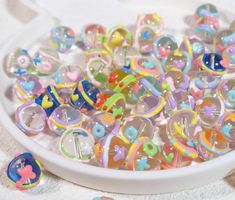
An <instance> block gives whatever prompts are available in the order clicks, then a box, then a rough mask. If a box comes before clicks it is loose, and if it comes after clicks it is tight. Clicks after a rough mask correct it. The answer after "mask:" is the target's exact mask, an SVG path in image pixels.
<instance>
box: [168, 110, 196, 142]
mask: <svg viewBox="0 0 235 200" xmlns="http://www.w3.org/2000/svg"><path fill="white" fill-rule="evenodd" d="M197 125H198V120H197V113H196V112H194V111H192V110H190V109H181V110H178V111H176V112H175V113H174V114H173V115H172V116H171V117H170V119H169V120H168V122H167V126H166V131H167V134H168V136H169V137H174V138H179V139H185V140H191V139H193V138H194V135H195V132H196V127H197Z"/></svg>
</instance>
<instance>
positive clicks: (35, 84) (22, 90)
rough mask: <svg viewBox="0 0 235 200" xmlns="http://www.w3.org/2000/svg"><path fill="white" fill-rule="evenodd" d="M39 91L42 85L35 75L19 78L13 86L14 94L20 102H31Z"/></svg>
mask: <svg viewBox="0 0 235 200" xmlns="http://www.w3.org/2000/svg"><path fill="white" fill-rule="evenodd" d="M41 89H42V85H41V83H40V82H39V78H38V77H37V76H35V75H23V76H19V77H18V78H17V80H16V82H15V84H14V90H15V94H16V96H17V97H18V99H19V100H21V101H22V102H27V101H29V100H33V99H34V98H35V97H36V96H37V94H38V93H39V91H40V90H41Z"/></svg>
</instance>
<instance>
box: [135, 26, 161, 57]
mask: <svg viewBox="0 0 235 200" xmlns="http://www.w3.org/2000/svg"><path fill="white" fill-rule="evenodd" d="M156 38H157V34H156V33H155V31H154V29H153V28H152V27H151V26H149V25H143V26H140V27H137V30H136V32H135V43H134V46H135V47H136V48H137V49H138V50H139V51H140V52H141V53H143V54H149V53H151V52H152V50H153V43H154V41H155V40H156Z"/></svg>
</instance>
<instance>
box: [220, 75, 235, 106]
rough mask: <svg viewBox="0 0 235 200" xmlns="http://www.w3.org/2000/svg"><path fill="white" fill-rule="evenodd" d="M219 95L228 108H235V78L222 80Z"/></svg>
mask: <svg viewBox="0 0 235 200" xmlns="http://www.w3.org/2000/svg"><path fill="white" fill-rule="evenodd" d="M217 95H218V97H219V98H220V99H221V100H222V102H223V103H224V105H225V107H226V108H229V109H234V108H235V78H228V79H224V80H222V81H221V82H220V83H219V85H218V87H217Z"/></svg>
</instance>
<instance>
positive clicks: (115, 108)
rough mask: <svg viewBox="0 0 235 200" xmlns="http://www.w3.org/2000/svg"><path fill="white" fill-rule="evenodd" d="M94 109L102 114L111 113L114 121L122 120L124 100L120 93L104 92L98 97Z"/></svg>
mask: <svg viewBox="0 0 235 200" xmlns="http://www.w3.org/2000/svg"><path fill="white" fill-rule="evenodd" d="M96 108H97V109H100V110H101V111H102V112H109V113H112V115H113V116H114V117H115V118H116V119H122V117H123V114H124V111H125V108H126V99H125V97H124V95H123V94H121V93H115V92H113V91H110V90H109V91H105V92H102V93H101V94H100V95H98V99H97V103H96Z"/></svg>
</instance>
